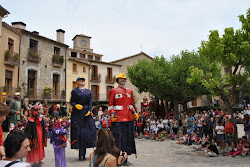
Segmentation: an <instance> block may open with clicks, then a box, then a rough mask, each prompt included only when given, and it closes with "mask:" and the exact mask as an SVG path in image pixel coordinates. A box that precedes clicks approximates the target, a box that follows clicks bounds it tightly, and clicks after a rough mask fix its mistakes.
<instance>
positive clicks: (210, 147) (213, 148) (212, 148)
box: [204, 140, 219, 157]
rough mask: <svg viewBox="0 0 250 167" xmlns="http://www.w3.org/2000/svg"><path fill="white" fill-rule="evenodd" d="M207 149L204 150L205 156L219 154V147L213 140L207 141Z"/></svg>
mask: <svg viewBox="0 0 250 167" xmlns="http://www.w3.org/2000/svg"><path fill="white" fill-rule="evenodd" d="M205 146H206V149H205V150H204V152H205V156H208V157H217V156H218V155H219V151H218V149H217V147H216V146H215V145H214V144H212V141H211V140H209V142H205Z"/></svg>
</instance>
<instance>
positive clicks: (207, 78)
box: [187, 9, 250, 113]
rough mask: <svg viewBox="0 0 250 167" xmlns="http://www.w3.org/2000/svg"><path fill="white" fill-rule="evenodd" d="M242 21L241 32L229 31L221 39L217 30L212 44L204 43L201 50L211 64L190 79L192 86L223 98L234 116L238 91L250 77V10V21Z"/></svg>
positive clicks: (211, 37) (194, 70) (193, 71)
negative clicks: (198, 85)
mask: <svg viewBox="0 0 250 167" xmlns="http://www.w3.org/2000/svg"><path fill="white" fill-rule="evenodd" d="M239 18H240V21H241V23H242V28H241V29H240V30H236V31H234V29H233V28H226V29H225V30H224V34H223V35H222V36H221V37H220V35H219V32H218V31H217V30H214V31H210V34H209V37H208V41H202V42H201V46H200V47H199V53H200V56H201V58H203V59H206V60H207V62H208V64H209V66H208V69H207V68H206V69H203V68H194V67H191V68H189V71H190V72H191V75H190V78H188V79H187V81H188V82H189V83H191V84H194V83H196V82H199V83H201V84H202V85H203V86H204V87H206V88H207V89H208V90H209V91H210V92H211V93H213V94H214V95H220V96H221V98H222V100H223V101H224V103H225V104H226V108H227V110H228V111H229V112H230V113H232V106H234V105H235V104H236V101H235V100H234V99H235V98H234V96H235V94H236V87H237V86H241V85H243V84H244V83H246V82H247V80H248V78H249V77H250V75H249V69H250V68H249V66H250V57H249V53H250V31H249V30H250V9H248V12H247V16H246V17H244V15H241V16H239ZM243 68H244V72H242V71H243ZM226 69H227V70H228V71H226Z"/></svg>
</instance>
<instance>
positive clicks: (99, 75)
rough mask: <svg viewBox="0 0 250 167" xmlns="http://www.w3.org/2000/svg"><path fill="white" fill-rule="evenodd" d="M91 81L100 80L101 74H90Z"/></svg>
mask: <svg viewBox="0 0 250 167" xmlns="http://www.w3.org/2000/svg"><path fill="white" fill-rule="evenodd" d="M90 81H91V82H101V74H100V73H99V74H98V75H97V74H95V75H94V74H92V75H91V80H90Z"/></svg>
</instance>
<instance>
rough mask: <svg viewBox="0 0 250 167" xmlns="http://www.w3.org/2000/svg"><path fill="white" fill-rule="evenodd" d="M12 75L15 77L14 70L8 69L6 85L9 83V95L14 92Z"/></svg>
mask: <svg viewBox="0 0 250 167" xmlns="http://www.w3.org/2000/svg"><path fill="white" fill-rule="evenodd" d="M12 77H13V72H12V71H9V70H6V71H5V85H8V88H9V90H8V95H9V96H11V95H12V94H13V93H12Z"/></svg>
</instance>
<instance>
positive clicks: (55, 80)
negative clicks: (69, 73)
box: [53, 74, 60, 98]
mask: <svg viewBox="0 0 250 167" xmlns="http://www.w3.org/2000/svg"><path fill="white" fill-rule="evenodd" d="M59 78H60V76H59V75H58V74H53V96H54V97H55V98H57V97H58V95H59V92H60V91H59V85H60V84H59V82H60V80H59Z"/></svg>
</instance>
